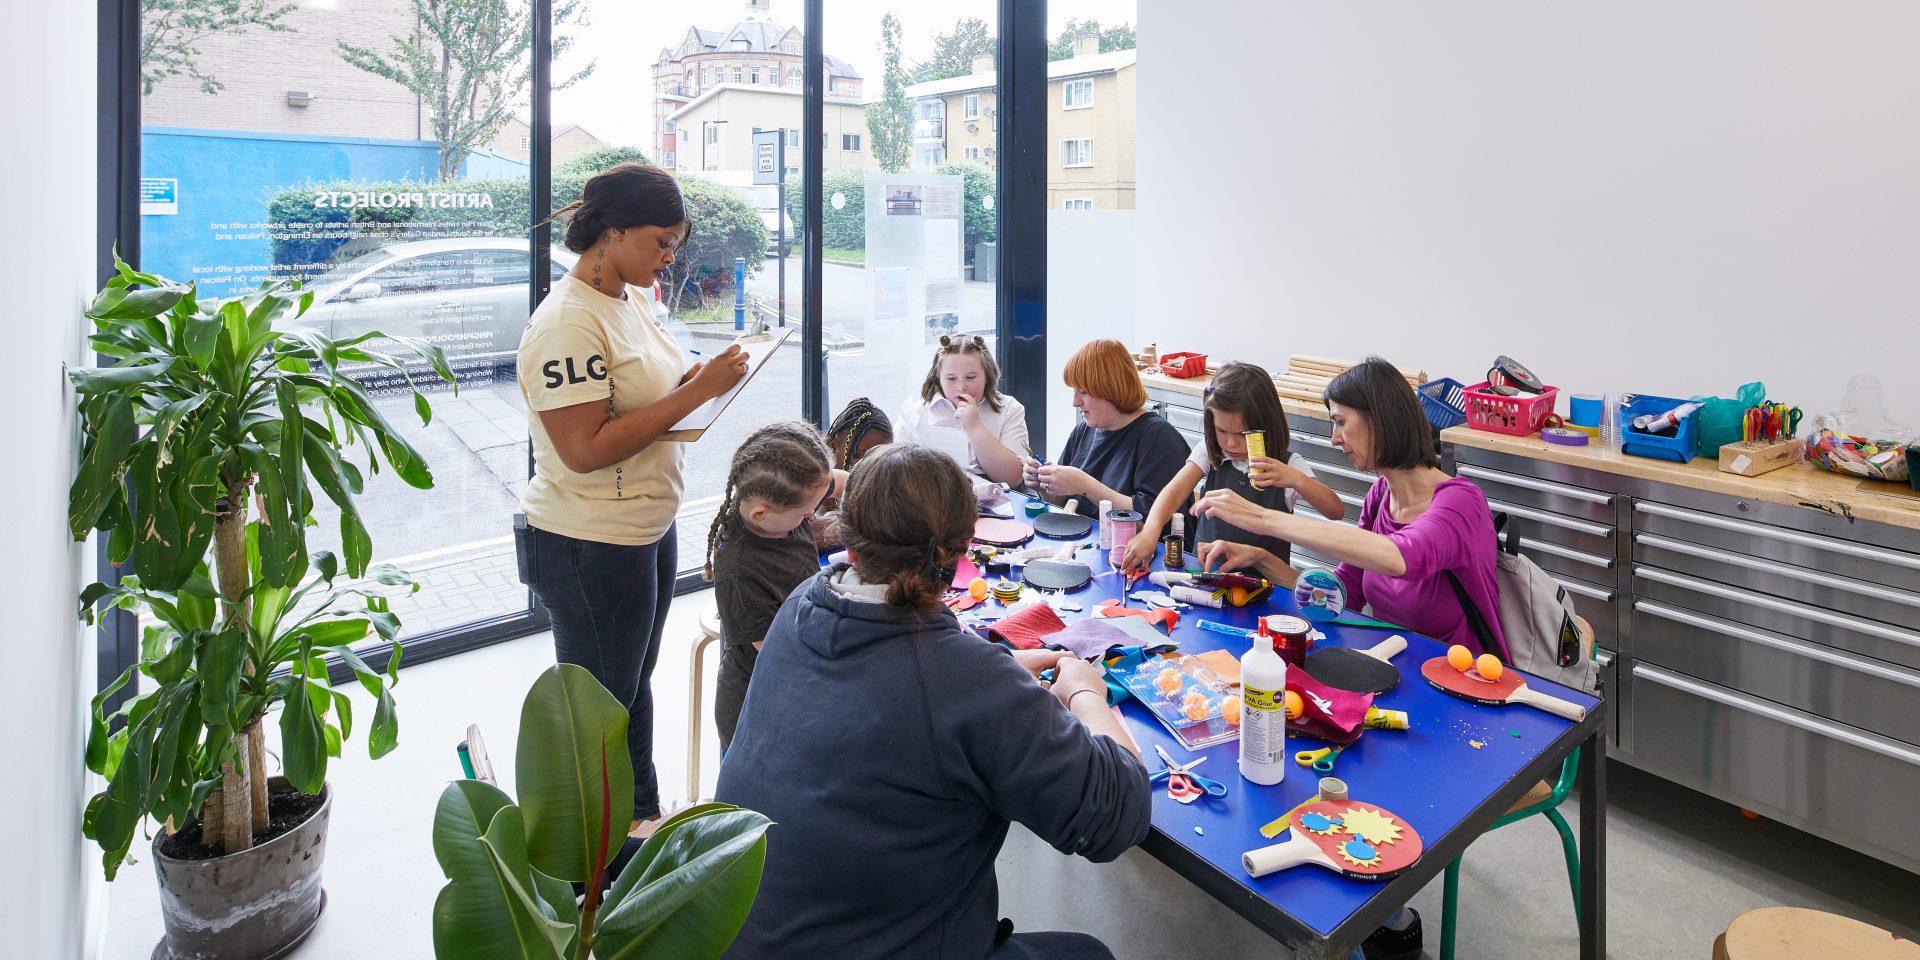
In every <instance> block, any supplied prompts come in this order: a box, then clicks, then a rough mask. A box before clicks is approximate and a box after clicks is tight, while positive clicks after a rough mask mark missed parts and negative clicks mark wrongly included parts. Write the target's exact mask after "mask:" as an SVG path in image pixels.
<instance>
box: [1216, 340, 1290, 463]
mask: <svg viewBox="0 0 1920 960" xmlns="http://www.w3.org/2000/svg"><path fill="white" fill-rule="evenodd" d="M1216 410H1217V411H1219V412H1221V413H1237V414H1239V415H1240V419H1241V421H1242V423H1243V424H1244V425H1245V427H1246V428H1247V429H1248V430H1264V431H1266V434H1267V457H1268V458H1269V459H1272V460H1278V461H1280V462H1281V463H1286V462H1287V457H1288V456H1290V455H1291V453H1292V450H1293V433H1292V431H1291V430H1289V429H1288V428H1287V411H1286V410H1285V409H1284V408H1282V407H1281V406H1280V394H1279V393H1278V392H1277V391H1276V390H1274V388H1273V377H1271V376H1269V375H1268V374H1267V371H1266V370H1264V369H1262V368H1260V367H1257V366H1254V365H1253V364H1251V363H1229V364H1227V365H1226V366H1224V367H1221V368H1220V372H1219V373H1217V374H1214V376H1213V383H1211V384H1209V385H1208V386H1207V402H1206V412H1205V413H1203V414H1202V415H1201V419H1202V421H1203V422H1204V424H1205V426H1204V427H1203V428H1202V429H1203V430H1204V431H1205V433H1206V435H1207V463H1209V464H1216V463H1219V462H1220V441H1218V440H1216V439H1214V436H1213V414H1214V411H1216Z"/></svg>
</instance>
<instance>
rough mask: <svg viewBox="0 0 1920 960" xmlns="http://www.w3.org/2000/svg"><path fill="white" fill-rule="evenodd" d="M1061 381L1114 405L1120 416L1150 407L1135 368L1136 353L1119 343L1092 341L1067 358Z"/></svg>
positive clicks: (1145, 389)
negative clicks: (1129, 351)
mask: <svg viewBox="0 0 1920 960" xmlns="http://www.w3.org/2000/svg"><path fill="white" fill-rule="evenodd" d="M1061 379H1063V380H1065V381H1066V382H1067V386H1069V387H1072V388H1074V389H1075V390H1083V391H1085V392H1087V393H1090V394H1092V395H1094V396H1096V397H1099V398H1100V399H1102V400H1105V401H1106V402H1108V403H1111V404H1113V405H1114V407H1115V408H1116V409H1118V410H1119V411H1120V412H1121V413H1132V412H1134V411H1135V410H1138V409H1140V408H1141V407H1144V406H1146V405H1147V388H1146V387H1143V386H1141V385H1140V373H1139V371H1138V370H1135V369H1134V366H1133V354H1131V353H1128V352H1127V345H1126V344H1124V343H1121V342H1120V341H1118V340H1090V341H1088V342H1087V343H1085V344H1083V345H1082V346H1081V347H1080V349H1078V350H1075V351H1074V352H1073V356H1071V357H1068V358H1067V369H1066V370H1064V371H1062V374H1061Z"/></svg>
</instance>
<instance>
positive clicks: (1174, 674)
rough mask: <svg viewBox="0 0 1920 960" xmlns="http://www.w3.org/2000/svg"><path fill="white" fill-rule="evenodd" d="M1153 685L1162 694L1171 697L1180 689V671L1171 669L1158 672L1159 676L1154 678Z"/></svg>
mask: <svg viewBox="0 0 1920 960" xmlns="http://www.w3.org/2000/svg"><path fill="white" fill-rule="evenodd" d="M1153 685H1154V686H1156V687H1158V688H1160V692H1161V693H1162V694H1164V695H1169V696H1170V695H1172V694H1173V693H1174V692H1175V691H1177V690H1179V689H1180V671H1178V670H1175V669H1174V668H1172V667H1168V668H1166V669H1165V670H1162V671H1160V675H1159V676H1158V677H1156V678H1154V681H1153Z"/></svg>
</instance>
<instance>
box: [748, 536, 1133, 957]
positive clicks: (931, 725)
mask: <svg viewBox="0 0 1920 960" xmlns="http://www.w3.org/2000/svg"><path fill="white" fill-rule="evenodd" d="M845 572H846V567H845V566H844V565H842V566H839V567H836V568H834V569H833V570H830V571H825V572H822V573H821V574H820V575H819V576H817V577H814V578H813V579H811V580H809V581H807V582H806V583H803V584H801V585H800V586H799V587H798V588H797V589H796V590H794V592H793V595H792V596H790V597H788V598H787V602H786V604H785V605H784V606H782V607H781V608H780V613H779V615H778V616H777V617H775V618H774V621H773V626H772V627H770V628H769V629H768V631H767V639H766V645H765V647H764V648H763V649H762V650H761V652H760V660H759V663H758V665H757V666H756V667H755V668H754V674H753V683H752V686H751V688H750V689H749V690H748V691H747V701H746V706H745V707H744V709H743V710H742V712H741V715H740V725H739V729H738V731H737V732H736V734H735V737H734V741H733V745H732V747H731V748H729V749H728V751H727V757H726V760H725V762H724V763H723V764H722V766H721V769H720V785H719V790H718V792H717V794H716V796H717V798H718V799H719V800H721V801H723V802H726V803H732V804H738V805H740V806H743V807H748V808H750V809H754V810H758V811H760V812H761V813H764V814H766V815H767V816H769V817H771V818H772V819H773V821H774V824H775V825H774V827H773V828H772V829H771V830H770V831H768V833H767V863H766V871H765V874H764V875H763V877H762V879H761V882H760V893H759V897H758V898H757V899H756V900H755V901H754V906H753V912H752V913H751V914H750V915H749V916H748V917H747V922H746V926H745V928H744V929H742V930H741V931H740V937H739V939H737V940H736V941H734V945H733V948H732V949H731V950H730V951H729V952H728V954H727V956H728V957H729V958H733V960H748V958H774V957H780V958H786V957H806V958H811V957H822V958H825V957H832V958H836V960H856V958H864V957H872V958H920V957H926V958H959V960H981V958H984V957H986V956H987V954H988V952H989V951H990V950H991V949H992V948H993V945H994V944H993V938H994V929H995V925H996V923H997V921H998V917H999V889H998V887H997V885H996V883H995V880H994V873H993V864H994V858H995V856H996V855H997V854H998V853H999V851H1000V845H1001V843H1002V842H1003V841H1005V839H1006V835H1007V824H1008V822H1009V821H1013V820H1017V821H1019V822H1020V823H1022V824H1024V825H1025V826H1026V827H1027V828H1028V829H1030V830H1032V831H1033V832H1034V833H1035V834H1036V835H1038V836H1039V837H1041V838H1042V839H1044V840H1046V841H1047V842H1048V843H1051V844H1052V845H1053V846H1054V847H1055V848H1057V849H1059V850H1060V851H1061V852H1063V853H1076V854H1079V855H1081V856H1084V857H1086V858H1087V859H1089V860H1093V861H1095V862H1102V863H1103V862H1106V861H1109V860H1112V859H1113V858H1115V857H1117V856H1119V855H1120V854H1121V853H1122V852H1123V851H1125V850H1126V849H1127V848H1128V847H1131V846H1133V845H1134V844H1137V843H1139V842H1140V841H1142V840H1144V839H1146V836H1147V830H1148V827H1149V820H1150V817H1151V813H1152V801H1151V796H1150V792H1149V788H1148V785H1147V774H1146V770H1145V769H1144V768H1143V767H1142V766H1141V765H1140V762H1139V761H1138V760H1136V759H1134V757H1133V755H1132V754H1131V753H1129V752H1128V751H1127V750H1126V748H1125V747H1122V746H1120V745H1119V744H1117V743H1115V742H1113V741H1112V740H1110V739H1108V738H1106V737H1101V736H1095V735H1093V734H1091V733H1089V732H1088V731H1087V729H1086V727H1084V726H1082V725H1081V723H1080V722H1079V721H1078V720H1076V719H1075V718H1074V717H1073V715H1072V714H1070V713H1068V712H1067V710H1066V709H1065V708H1064V707H1062V706H1061V705H1060V703H1059V701H1058V700H1056V699H1055V698H1054V696H1053V694H1052V693H1050V692H1048V691H1047V690H1046V689H1045V688H1043V687H1041V686H1040V685H1039V684H1038V683H1036V682H1035V681H1034V679H1033V677H1032V676H1031V675H1029V674H1028V673H1027V671H1026V670H1025V669H1024V668H1022V667H1021V666H1020V665H1019V664H1018V663H1017V662H1015V661H1014V659H1013V657H1012V656H1010V655H1009V654H1008V652H1007V650H1006V648H1004V647H1001V646H999V645H997V644H992V643H988V642H986V641H983V640H981V639H979V638H977V637H974V636H971V635H969V634H966V633H964V632H962V631H961V629H960V626H959V623H958V622H957V621H956V620H955V619H954V617H953V615H952V614H950V613H947V612H946V611H941V612H940V613H939V614H938V615H934V616H920V615H916V614H913V613H909V612H906V611H903V610H900V609H897V608H894V607H890V606H887V605H886V604H884V603H879V602H875V601H873V600H871V599H866V598H863V597H859V596H854V595H849V593H848V592H846V591H845V590H844V588H843V589H836V587H835V586H834V584H833V582H832V579H833V578H835V577H837V576H841V575H842V574H844V573H845ZM853 589H854V592H859V588H858V587H855V588H853Z"/></svg>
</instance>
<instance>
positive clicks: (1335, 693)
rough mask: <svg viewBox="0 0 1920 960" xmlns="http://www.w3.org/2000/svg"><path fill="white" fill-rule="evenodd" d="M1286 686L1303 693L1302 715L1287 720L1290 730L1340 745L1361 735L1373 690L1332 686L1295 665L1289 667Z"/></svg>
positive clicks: (1350, 741)
mask: <svg viewBox="0 0 1920 960" xmlns="http://www.w3.org/2000/svg"><path fill="white" fill-rule="evenodd" d="M1287 689H1288V690H1291V691H1293V692H1294V693H1297V694H1299V695H1300V717H1299V719H1296V720H1290V721H1288V722H1287V730H1288V731H1289V732H1292V733H1298V734H1301V735H1302V736H1308V737H1313V738H1316V739H1319V740H1325V741H1327V742H1328V743H1336V744H1341V745H1345V744H1349V743H1352V742H1354V741H1355V740H1358V739H1360V733H1361V731H1362V729H1363V726H1362V725H1363V724H1364V723H1365V722H1366V719H1367V708H1368V707H1371V706H1373V694H1371V693H1353V692H1351V691H1348V690H1338V689H1335V688H1333V687H1329V686H1327V685H1325V684H1323V683H1321V682H1320V681H1318V680H1315V679H1314V678H1312V677H1311V676H1308V675H1307V671H1306V670H1305V669H1304V668H1302V667H1296V666H1292V665H1288V667H1287Z"/></svg>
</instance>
